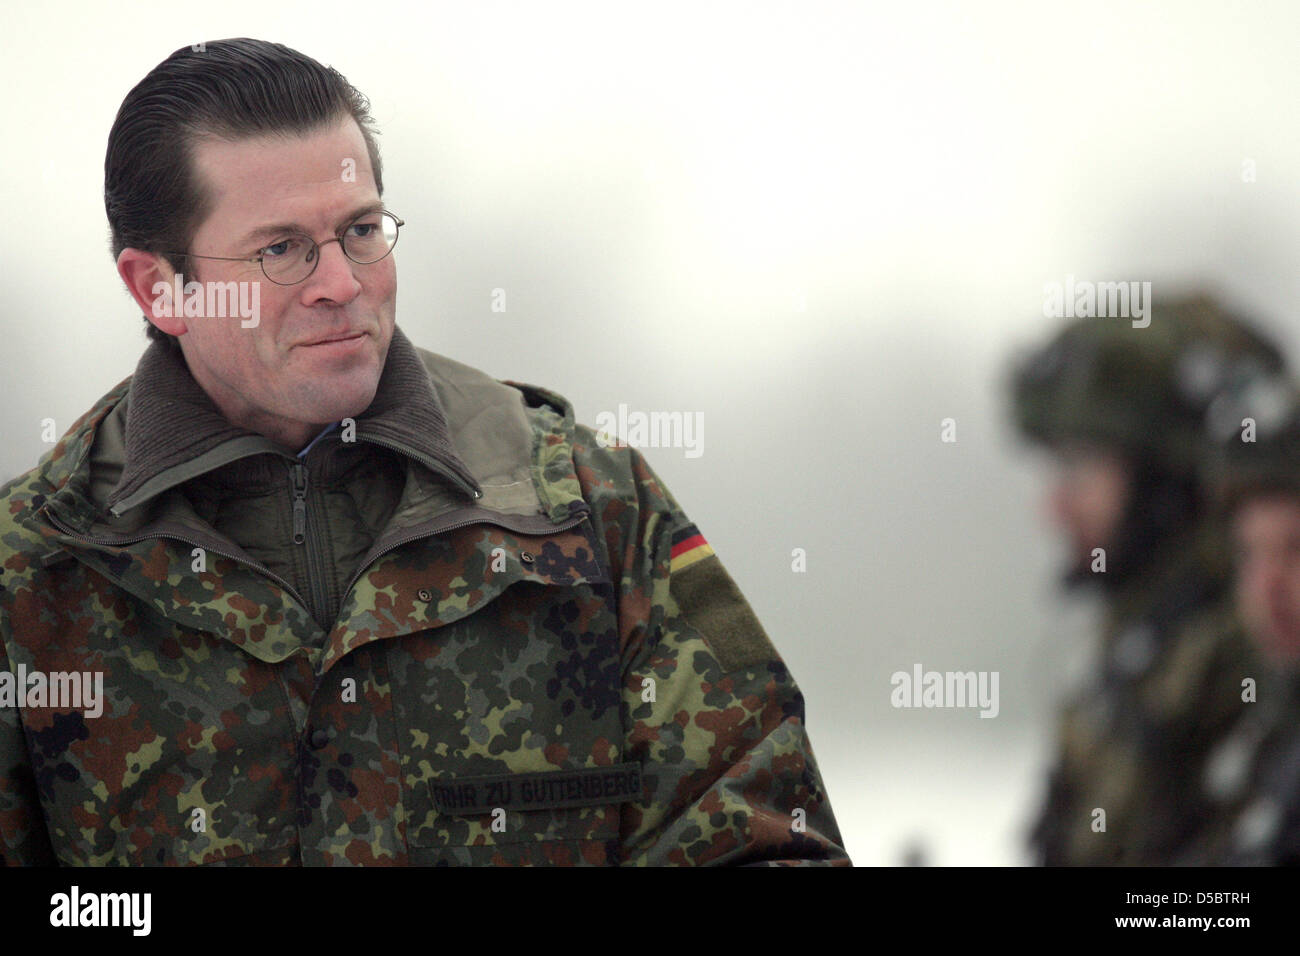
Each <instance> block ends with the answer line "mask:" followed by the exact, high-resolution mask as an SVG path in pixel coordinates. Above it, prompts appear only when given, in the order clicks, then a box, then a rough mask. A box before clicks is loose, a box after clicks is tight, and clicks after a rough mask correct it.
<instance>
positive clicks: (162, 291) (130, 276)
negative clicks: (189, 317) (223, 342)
mask: <svg viewBox="0 0 1300 956" xmlns="http://www.w3.org/2000/svg"><path fill="white" fill-rule="evenodd" d="M117 274H118V275H120V276H121V277H122V281H123V282H125V283H126V288H127V291H128V292H130V293H131V298H133V299H135V301H136V304H137V305H139V306H140V311H141V312H143V313H144V317H145V318H146V319H148V320H149V321H150V322H152V323H153V324H154V325H155V326H157V327H158V328H159V329H161V330H162V331H163V332H166V333H167V334H168V335H184V334H185V333H186V332H187V331H188V329H187V328H186V326H185V309H184V307H183V303H181V302H176V303H173V301H172V299H173V286H172V283H173V279H174V276H175V274H176V273H175V270H174V269H172V267H171V266H170V265H169V264H168V263H167V260H165V259H163V257H162V256H160V255H158V254H157V253H156V252H144V251H142V250H140V249H123V250H122V251H121V253H120V254H119V255H118V257H117Z"/></svg>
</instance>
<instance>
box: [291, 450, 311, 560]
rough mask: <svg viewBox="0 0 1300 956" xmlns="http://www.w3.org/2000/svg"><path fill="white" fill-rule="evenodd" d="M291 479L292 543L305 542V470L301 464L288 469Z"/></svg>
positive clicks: (298, 463) (296, 463) (295, 464)
mask: <svg viewBox="0 0 1300 956" xmlns="http://www.w3.org/2000/svg"><path fill="white" fill-rule="evenodd" d="M289 474H290V475H291V476H292V478H293V543H294V544H302V543H303V542H304V541H306V540H307V469H306V468H304V467H303V466H302V463H301V462H295V463H294V464H293V465H292V466H290V468H289Z"/></svg>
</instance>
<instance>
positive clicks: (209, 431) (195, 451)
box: [107, 327, 482, 515]
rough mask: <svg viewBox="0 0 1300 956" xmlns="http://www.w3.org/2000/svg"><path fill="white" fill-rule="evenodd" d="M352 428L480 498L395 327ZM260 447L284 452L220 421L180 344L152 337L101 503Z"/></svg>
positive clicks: (119, 508) (123, 502) (137, 496)
mask: <svg viewBox="0 0 1300 956" xmlns="http://www.w3.org/2000/svg"><path fill="white" fill-rule="evenodd" d="M355 425H356V437H357V438H358V440H364V441H371V442H374V443H375V444H379V445H383V446H386V447H389V448H392V449H394V450H396V451H399V452H402V453H404V454H406V455H409V456H410V457H412V458H414V459H415V460H417V461H419V462H420V463H422V464H423V465H425V467H427V468H429V469H430V470H431V471H433V472H434V473H436V474H438V475H440V476H442V477H443V478H446V479H447V480H448V481H450V482H451V483H452V484H453V485H454V486H456V487H457V488H459V489H460V490H462V491H463V492H465V493H466V494H467V495H468V496H470V497H472V498H480V497H482V489H481V488H480V487H479V484H478V482H477V481H476V480H475V478H474V475H473V474H472V472H471V471H470V469H469V468H468V466H466V464H465V463H464V462H463V461H462V460H461V458H460V456H459V455H458V454H457V452H456V448H455V445H454V444H453V442H452V438H451V433H450V430H449V428H448V424H447V416H446V414H445V412H444V411H443V407H442V404H441V403H440V402H439V400H438V395H437V392H436V391H435V389H434V387H433V383H432V382H431V381H430V378H429V373H428V370H427V369H426V368H425V365H424V362H422V361H421V359H420V356H419V354H418V352H417V350H416V348H415V346H414V345H412V344H411V342H410V340H409V339H408V338H407V337H406V335H405V334H404V333H403V332H402V330H401V329H399V328H396V327H394V329H393V336H392V341H391V343H390V344H389V348H388V356H387V359H386V360H385V362H384V370H383V372H382V373H381V375H380V377H379V384H378V387H377V389H376V392H375V397H374V400H373V401H372V402H371V403H370V406H369V407H368V408H367V409H366V410H365V411H364V412H362V413H361V414H360V415H359V416H357V418H356V420H355ZM265 452H278V453H280V454H290V452H288V450H287V449H285V448H283V447H282V446H279V445H277V444H275V443H274V442H272V441H270V439H267V438H265V437H263V436H261V435H258V434H256V433H254V432H252V431H249V430H247V429H244V428H240V427H239V426H237V425H233V424H231V423H230V422H229V421H227V420H226V418H225V416H224V415H222V414H221V412H220V411H219V410H218V408H217V407H216V405H215V404H214V403H213V401H212V399H211V398H209V397H208V395H207V393H206V392H205V391H204V390H203V388H202V387H201V386H200V385H199V383H198V382H197V381H196V380H195V379H194V376H193V375H192V374H191V373H190V371H189V368H188V367H187V365H186V363H185V359H184V356H183V355H182V354H181V351H180V349H178V348H176V347H174V346H173V345H171V344H169V343H166V342H154V343H153V344H152V345H150V347H149V348H148V349H146V350H145V353H144V355H143V356H142V357H141V358H140V362H139V364H138V365H137V366H136V370H135V375H134V376H133V377H132V379H131V385H130V389H129V391H128V393H127V413H126V447H125V462H124V465H123V468H122V475H121V478H120V479H119V480H118V482H117V485H116V486H115V487H114V488H113V490H112V491H111V492H110V493H109V496H108V500H107V506H108V508H109V510H110V511H112V512H113V513H114V514H119V515H120V514H122V513H124V512H126V511H129V510H130V509H132V508H134V507H136V506H137V505H139V504H142V503H143V502H145V501H148V500H150V499H152V498H154V497H155V496H156V495H158V494H160V493H161V492H163V491H166V490H167V489H168V488H171V487H174V486H176V485H179V484H182V483H183V482H185V481H188V480H189V479H190V478H193V477H196V476H197V475H199V474H203V473H205V472H208V471H211V470H212V469H213V468H216V467H219V466H221V465H224V464H228V463H229V462H232V461H235V460H237V459H239V458H243V457H245V456H248V455H256V454H262V453H265Z"/></svg>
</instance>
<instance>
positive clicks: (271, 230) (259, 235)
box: [236, 200, 384, 248]
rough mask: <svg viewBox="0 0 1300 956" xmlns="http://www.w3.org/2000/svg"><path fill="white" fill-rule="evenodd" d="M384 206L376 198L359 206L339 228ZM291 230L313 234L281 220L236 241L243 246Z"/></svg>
mask: <svg viewBox="0 0 1300 956" xmlns="http://www.w3.org/2000/svg"><path fill="white" fill-rule="evenodd" d="M383 208H384V204H383V202H381V201H379V200H376V201H375V202H369V203H366V204H365V205H363V206H358V207H357V208H355V209H353V210H352V211H351V212H349V213H346V214H345V215H344V216H343V217H342V218H340V219H339V228H340V229H341V228H343V227H344V226H346V225H347V224H348V223H350V222H352V221H353V220H354V219H357V218H359V217H361V216H364V215H365V214H366V213H368V212H379V211H380V210H382V209H383ZM290 232H299V233H302V234H303V235H304V236H310V235H311V230H309V229H307V228H306V227H305V226H303V225H301V224H300V223H296V222H281V223H275V224H273V225H269V226H258V227H257V228H256V229H253V230H251V231H250V232H247V233H245V234H244V236H243V237H242V238H241V239H240V240H239V242H238V243H236V245H238V246H239V247H240V248H243V247H244V246H245V245H247V244H248V243H250V242H254V241H256V240H258V239H271V238H274V237H276V236H283V235H285V234H286V233H290Z"/></svg>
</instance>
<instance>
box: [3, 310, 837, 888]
mask: <svg viewBox="0 0 1300 956" xmlns="http://www.w3.org/2000/svg"><path fill="white" fill-rule="evenodd" d="M350 429H354V431H350ZM0 572H2V573H0V638H2V641H0V676H2V675H3V673H4V672H6V671H7V672H11V673H14V674H15V675H16V676H17V675H19V674H24V673H25V674H26V675H32V674H33V673H35V672H42V673H44V674H46V675H53V674H56V673H63V674H68V673H73V672H76V673H81V672H92V673H93V672H100V673H102V674H103V699H102V701H101V705H102V715H100V716H93V715H91V714H89V713H88V712H87V708H86V707H85V706H68V703H67V701H66V699H65V700H63V701H61V702H60V701H55V700H53V699H51V698H50V697H48V696H45V697H41V698H37V697H35V696H34V695H33V694H31V693H28V695H27V699H26V700H24V701H19V702H16V703H15V702H13V701H10V702H8V703H7V704H6V706H3V707H0V860H2V861H3V862H6V863H49V862H58V863H61V864H177V863H192V864H204V863H241V864H243V863H271V864H317V865H319V864H369V863H380V864H444V863H461V864H464V863H473V864H501V865H509V864H524V863H548V864H683V865H694V864H744V863H763V864H767V863H806V862H822V863H837V864H847V863H848V857H847V855H846V853H845V851H844V849H843V847H842V840H841V837H840V833H839V830H838V828H837V825H836V822H835V818H834V815H833V813H832V810H831V805H830V803H829V801H828V799H827V795H826V791H825V787H824V786H823V784H822V780H821V776H820V774H819V772H818V769H817V765H816V762H815V760H814V756H813V751H812V746H811V744H810V743H809V741H808V737H807V735H806V733H805V728H804V702H803V698H802V696H801V695H800V693H799V689H798V687H797V686H796V684H795V682H794V679H793V678H792V676H791V674H790V672H789V671H788V670H787V669H786V667H785V665H784V664H783V663H782V660H781V657H780V656H779V654H778V653H777V651H776V649H775V648H774V647H773V645H772V643H771V642H770V640H769V639H768V637H767V636H766V634H765V633H764V631H763V628H762V627H761V625H760V624H759V622H758V621H757V620H756V619H755V617H754V614H753V612H752V610H751V609H750V607H749V605H748V604H747V603H746V601H745V599H744V597H743V596H742V595H741V593H740V592H739V591H738V590H737V588H736V586H735V584H734V582H733V581H732V579H731V578H730V576H729V575H728V573H727V571H726V570H725V568H724V567H723V565H722V563H721V562H720V560H719V558H718V557H717V555H715V554H713V552H712V549H711V548H710V547H709V545H708V543H707V541H706V540H705V539H704V537H703V536H702V535H701V534H700V532H699V529H697V528H696V527H695V525H694V524H692V523H691V521H690V519H689V518H688V517H687V516H686V515H685V514H684V513H683V511H682V509H681V508H680V507H679V505H678V504H677V502H676V500H675V499H674V498H673V496H672V495H671V494H670V492H669V491H668V489H667V488H665V487H664V485H663V483H662V482H661V481H659V480H658V478H657V477H656V475H655V473H654V472H653V471H652V470H651V469H650V467H649V466H648V465H647V463H646V461H645V460H644V458H643V457H642V456H641V454H640V453H639V452H637V451H636V450H635V449H632V448H628V447H602V443H601V442H600V441H598V440H597V436H596V434H595V433H594V432H593V431H592V430H591V429H589V428H587V427H585V426H582V425H578V424H575V422H574V414H573V409H572V407H571V405H570V404H569V403H568V402H567V401H565V400H564V399H563V398H561V397H560V396H558V395H556V394H554V393H552V392H550V391H547V390H545V389H542V388H537V387H533V386H529V385H524V384H519V383H503V382H499V381H495V380H493V379H492V378H490V377H489V376H487V375H485V374H483V373H482V372H479V371H476V370H474V369H471V368H469V367H467V366H464V365H462V364H460V363H457V362H454V361H452V360H451V359H448V358H445V357H442V356H438V355H435V354H433V353H430V352H426V351H424V350H419V349H416V348H415V347H414V346H413V345H412V344H411V343H410V342H409V341H408V340H407V339H406V337H405V336H404V335H403V334H402V333H401V331H400V330H397V331H395V332H394V336H393V342H392V346H391V348H390V351H389V354H388V359H387V363H386V365H385V368H384V371H383V375H382V377H381V380H380V384H379V390H378V392H377V395H376V398H375V401H374V402H373V404H372V405H371V406H370V407H369V408H368V409H367V410H366V412H365V413H364V414H362V415H360V416H359V417H358V418H357V419H356V421H355V422H354V423H348V422H346V421H345V422H344V423H342V427H340V428H337V429H335V430H334V431H333V432H330V433H328V434H323V435H322V436H321V437H319V438H318V440H317V441H316V442H314V443H313V445H312V446H310V448H309V449H307V450H305V452H304V453H300V455H299V456H298V457H295V456H293V455H291V454H288V453H286V452H285V451H284V450H283V449H281V448H279V447H277V446H275V445H274V444H272V443H271V442H269V441H268V440H267V439H265V438H263V437H261V436H258V435H255V434H253V433H251V432H247V431H244V430H242V429H239V428H236V427H234V426H231V425H230V424H229V423H228V422H226V420H225V419H224V418H223V417H222V416H221V415H220V413H219V412H218V411H217V410H216V408H215V407H214V406H213V405H212V403H211V402H210V400H209V399H208V398H207V396H206V395H205V394H204V393H203V391H202V389H200V388H199V387H198V385H197V383H195V382H194V380H193V378H192V377H191V376H190V375H189V373H188V370H187V369H186V368H185V366H184V362H183V359H182V358H181V357H180V356H179V353H178V352H176V351H173V350H171V349H169V348H168V347H167V346H166V345H164V344H161V343H158V344H155V345H152V346H151V347H150V348H149V349H148V350H147V351H146V353H145V355H144V357H143V358H142V360H141V362H140V365H139V367H138V368H137V370H136V373H135V375H134V376H133V377H132V378H129V379H127V380H126V381H124V382H123V383H121V384H120V385H119V386H117V387H116V388H114V389H113V390H112V391H111V392H110V393H109V394H108V395H106V396H105V397H104V398H103V399H102V400H101V401H99V402H98V403H97V404H96V405H95V406H94V408H92V409H91V410H90V411H89V412H88V413H87V414H86V415H85V416H83V417H82V418H81V419H80V420H79V421H77V422H76V423H75V424H74V425H73V426H72V427H71V429H70V430H69V431H68V433H67V434H66V435H65V436H64V437H63V439H62V440H61V441H60V442H59V443H58V445H57V446H56V447H55V448H54V449H53V450H52V451H51V452H50V453H49V454H47V455H46V456H45V457H44V458H43V459H42V461H41V463H40V464H39V466H38V467H37V468H36V469H34V470H33V471H31V472H29V473H27V474H25V475H23V476H21V477H20V478H18V479H16V480H15V481H13V482H11V483H10V484H9V485H8V486H7V487H6V488H5V489H3V492H2V493H0ZM28 679H30V677H29V678H28ZM26 689H27V690H28V691H29V692H30V691H31V690H32V688H31V687H30V686H29V687H27V688H26ZM81 703H82V704H83V705H84V703H85V702H84V701H82V702H81Z"/></svg>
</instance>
